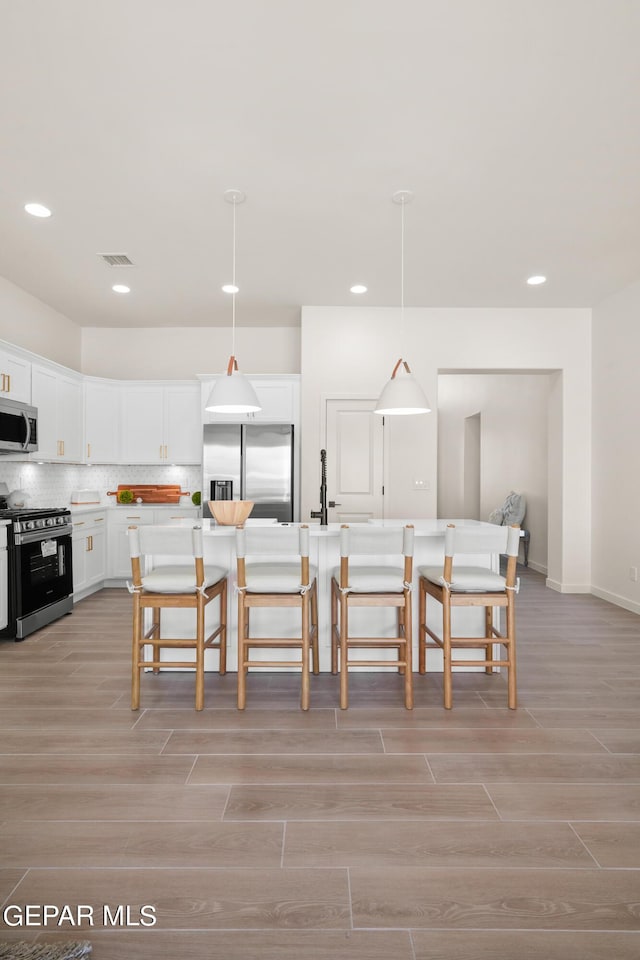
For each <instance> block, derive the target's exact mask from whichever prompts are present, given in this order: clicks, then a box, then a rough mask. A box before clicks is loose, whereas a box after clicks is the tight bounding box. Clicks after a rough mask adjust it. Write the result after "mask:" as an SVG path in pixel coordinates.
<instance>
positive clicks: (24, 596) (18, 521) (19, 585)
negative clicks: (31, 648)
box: [0, 508, 73, 640]
mask: <svg viewBox="0 0 640 960" xmlns="http://www.w3.org/2000/svg"><path fill="white" fill-rule="evenodd" d="M0 516H1V517H3V518H4V519H11V524H10V526H9V528H8V531H7V561H8V568H9V571H8V573H9V584H8V585H9V624H8V626H7V628H6V629H5V630H3V631H2V633H1V635H2V636H6V637H15V639H16V640H23V639H24V638H25V637H27V636H29V634H31V633H33V632H34V631H35V630H39V629H40V628H41V627H44V626H46V624H48V623H51V622H52V621H53V620H57V619H58V617H61V616H62V615H63V614H65V613H70V612H71V610H72V609H73V567H72V557H71V532H72V524H71V514H70V511H69V510H63V509H60V510H45V509H40V510H31V509H28V508H27V509H21V510H2V511H0Z"/></svg>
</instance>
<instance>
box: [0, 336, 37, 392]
mask: <svg viewBox="0 0 640 960" xmlns="http://www.w3.org/2000/svg"><path fill="white" fill-rule="evenodd" d="M0 397H3V398H4V399H5V400H18V401H20V402H21V403H31V362H30V361H29V360H27V359H25V358H23V357H20V356H18V355H17V354H13V353H11V352H10V351H7V350H5V349H4V347H0Z"/></svg>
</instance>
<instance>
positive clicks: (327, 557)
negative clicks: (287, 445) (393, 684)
mask: <svg viewBox="0 0 640 960" xmlns="http://www.w3.org/2000/svg"><path fill="white" fill-rule="evenodd" d="M194 522H196V523H198V524H199V525H200V526H202V530H203V535H204V552H205V557H204V559H205V563H211V564H215V565H217V566H222V567H226V568H227V569H228V570H229V610H228V640H227V644H228V653H227V662H228V665H229V669H231V670H234V669H235V666H236V663H237V632H236V630H237V608H236V607H237V605H236V593H235V589H234V588H235V583H236V555H235V527H231V526H220V525H218V524H216V523H215V521H213V520H197V521H194V520H191V519H189V520H176V521H174V522H173V525H175V524H179V525H180V526H188V527H190V526H193V524H194ZM275 522H276V521H270V520H254V521H252V520H251V518H250V519H249V520H248V521H247V524H248V525H254V524H259V525H265V524H272V523H275ZM369 523H371V524H375V525H376V526H394V527H397V526H402V525H403V524H406V523H410V524H413V526H414V528H415V550H414V562H413V569H414V576H413V645H414V662H415V663H417V646H418V567H420V566H426V565H429V566H433V565H437V564H441V563H443V558H444V534H445V529H446V526H447V524H448V523H455V524H456V525H458V526H462V525H464V526H465V527H466V528H469V527H471V528H477V529H480V528H483V527H491V524H488V523H483V522H482V521H478V520H432V519H416V520H401V519H397V520H370V521H369ZM286 526H298V524H286ZM340 526H341V524H339V523H330V524H328V525H326V526H320V525H319V524H314V523H310V524H309V532H310V541H311V547H310V561H311V564H312V565H313V566H314V567H315V568H316V569H317V576H318V639H319V651H320V669H321V671H328V670H330V663H331V599H330V598H331V593H330V585H331V576H332V573H333V571H334V570H335V568H336V567H338V566H339V564H340V545H339V533H340ZM168 559H169V558H163V557H153V558H150V560H149V562H150V564H151V566H153V565H155V564H156V563H162V562H168ZM465 559H466V561H467V562H469V563H475V564H478V565H482V566H486V567H488V568H490V569H491V570H493V571H494V572H498V570H499V563H500V558H499V556H497V555H495V554H478V555H476V556H473V557H468V558H465ZM358 562H360V560H359V561H358ZM368 562H370V563H374V564H380V563H383V562H385V558H382V557H370V558H368ZM215 606H216V605H215V604H211V608H212V609H211V610H210V611H209V610H208V617H210V618H211V622H210V623H209V620H208V621H207V627H208V628H209V629H208V632H211V630H213V629H214V628H215V626H216V625H217V624H216V619H215V617H216V613H215V610H214V609H213V608H214V607H215ZM455 617H456V624H457V628H456V629H457V630H458V631H463V632H464V633H465V634H466V635H467V636H475V635H477V636H478V637H483V636H484V611H483V610H481V609H480V608H474V607H469V608H466V609H457V610H456V611H455ZM372 618H375V632H376V634H377V635H380V636H381V635H384V633H385V630H388V631H389V635H392V634H393V633H394V632H395V612H394V611H393V610H392V609H389V608H386V609H385V608H374V609H366V608H363V609H360V610H354V611H353V612H352V614H351V617H350V622H351V624H352V629H354V631H356V632H358V633H361V634H362V635H363V636H366V635H367V634H368V633H369V630H370V627H369V624H371V622H372ZM192 619H193V618H192V615H191V617H190V615H189V613H187V612H186V611H183V610H167V611H164V612H163V623H164V624H165V626H164V630H163V632H165V633H166V634H167V635H169V633H171V634H172V635H173V636H189V635H191V631H192V629H193V624H192ZM428 620H429V624H430V626H432V628H433V629H435V630H436V631H437V632H440V630H441V626H442V621H441V615H440V607H439V605H438V604H436V603H430V604H429V605H428ZM263 631H264V634H265V635H269V634H270V633H271V634H272V635H276V636H288V635H291V636H294V635H295V634H296V633H298V632H299V619H298V618H297V617H296V614H295V612H294V611H293V610H290V609H289V610H282V609H277V608H276V609H256V610H254V611H253V613H252V632H254V633H256V634H257V633H259V632H263ZM369 635H370V634H369ZM386 652H387V653H388V655H389V659H392V658H393V651H386ZM259 653H260V651H256V656H259ZM380 653H381V659H383V655H384V653H385V651H381V652H380ZM466 653H467V656H468V658H469V659H470V660H473V659H474V658H477V651H476V650H472V649H470V650H468V651H466ZM169 655H170V651H168V656H167V659H169ZM365 655H366V651H363V656H365ZM217 656H218V655H217V653H216V652H215V651H208V652H207V658H208V659H207V661H206V669H207V670H209V671H212V670H216V669H217ZM291 656H292V659H293V658H294V656H295V654H293V653H292V655H291ZM282 659H286V651H283V656H282ZM285 669H286V668H285ZM362 669H366V668H362ZM463 669H467V668H463ZM468 669H470V670H479V669H481V668H479V667H470V668H468ZM427 670H434V671H441V670H442V653H441V651H440V650H437V649H430V650H429V651H428V660H427Z"/></svg>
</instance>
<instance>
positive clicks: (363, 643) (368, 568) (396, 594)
mask: <svg viewBox="0 0 640 960" xmlns="http://www.w3.org/2000/svg"><path fill="white" fill-rule="evenodd" d="M413 541H414V528H413V527H412V526H410V525H407V526H405V527H387V528H380V527H374V526H367V525H364V524H362V525H357V526H353V527H350V526H349V525H348V524H343V526H342V527H341V528H340V567H339V568H336V569H335V570H334V571H333V576H332V578H331V672H332V673H334V674H335V673H338V667H339V669H340V707H341V708H342V709H343V710H346V709H347V707H348V706H349V679H348V671H349V667H363V666H366V667H395V668H397V670H398V671H399V672H400V673H401V674H403V676H404V705H405V707H406V708H407V710H411V709H412V708H413V675H412V672H411V653H412V650H411V646H412V642H413V641H412V630H411V579H412V576H413ZM353 556H358V557H368V558H369V564H368V565H360V564H358V565H355V564H351V557H353ZM392 556H393V557H395V558H396V559H399V558H400V557H403V558H404V560H403V562H402V563H396V564H394V565H393V566H392V565H390V564H389V563H388V562H385V561H388V558H389V557H392ZM373 557H375V558H376V561H375V564H372V563H371V558H373ZM379 557H382V564H380V563H379V562H378V560H377V558H379ZM352 607H396V608H397V629H396V635H395V636H393V637H378V636H376V637H354V636H352V635H351V634H350V633H349V610H350V609H351V608H352ZM358 648H369V649H384V648H391V649H395V650H396V653H397V655H396V658H395V660H379V659H373V660H358V659H353V660H352V659H351V658H350V656H349V654H350V651H351V650H354V649H358Z"/></svg>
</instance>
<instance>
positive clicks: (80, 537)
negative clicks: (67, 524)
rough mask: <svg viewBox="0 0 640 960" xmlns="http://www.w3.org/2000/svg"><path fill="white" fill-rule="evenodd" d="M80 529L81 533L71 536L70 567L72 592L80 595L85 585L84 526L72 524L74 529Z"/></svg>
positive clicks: (85, 547) (85, 541)
mask: <svg viewBox="0 0 640 960" xmlns="http://www.w3.org/2000/svg"><path fill="white" fill-rule="evenodd" d="M78 526H79V527H80V529H81V532H80V533H75V532H74V534H73V541H72V547H71V553H72V567H73V592H74V593H76V594H77V593H80V591H81V590H83V589H84V588H85V587H86V585H87V543H88V540H87V537H86V535H85V533H84V531H83V527H84V524H82V523H80V524H77V523H74V527H78Z"/></svg>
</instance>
